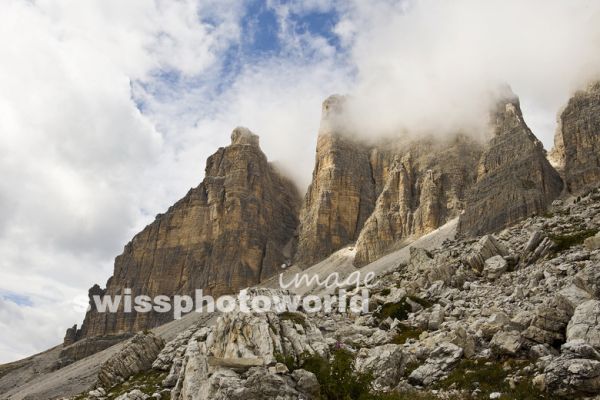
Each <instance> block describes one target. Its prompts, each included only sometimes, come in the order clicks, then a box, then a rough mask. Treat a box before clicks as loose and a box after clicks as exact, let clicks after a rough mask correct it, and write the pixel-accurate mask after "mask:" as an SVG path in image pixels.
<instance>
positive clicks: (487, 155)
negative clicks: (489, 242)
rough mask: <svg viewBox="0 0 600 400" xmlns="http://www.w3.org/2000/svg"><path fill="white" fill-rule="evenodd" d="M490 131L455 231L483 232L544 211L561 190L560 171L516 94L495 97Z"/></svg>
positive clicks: (467, 233) (471, 234) (470, 233)
mask: <svg viewBox="0 0 600 400" xmlns="http://www.w3.org/2000/svg"><path fill="white" fill-rule="evenodd" d="M491 123H492V128H493V132H494V136H493V137H492V139H491V140H490V142H489V143H488V145H487V148H486V150H485V152H484V153H483V155H482V157H481V160H480V161H479V166H478V171H477V182H476V183H475V185H474V186H473V188H472V190H471V191H470V193H469V195H468V196H467V205H466V210H465V212H464V214H463V215H461V217H460V222H459V227H458V229H459V233H460V234H463V235H467V236H474V235H481V234H483V233H487V232H493V231H496V230H499V229H502V228H505V227H507V226H509V225H511V224H513V223H515V222H518V221H520V220H522V219H524V218H527V217H529V216H531V215H533V214H539V213H542V212H544V211H545V210H546V209H547V207H548V206H549V205H550V204H551V203H552V201H553V200H554V199H555V198H556V197H557V196H558V195H559V194H560V193H561V191H562V187H563V184H562V180H561V178H560V176H559V175H558V172H556V170H555V169H554V168H553V167H552V166H551V165H550V163H549V162H548V160H547V159H546V155H545V151H544V148H543V146H542V143H541V142H540V141H539V140H538V139H537V138H536V137H535V136H534V135H533V133H532V132H531V130H530V129H529V128H528V127H527V125H526V124H525V121H524V120H523V115H522V113H521V109H520V106H519V100H518V99H517V98H516V97H512V98H508V99H507V100H504V101H501V102H499V103H498V106H497V109H496V110H495V111H494V112H493V114H492V121H491Z"/></svg>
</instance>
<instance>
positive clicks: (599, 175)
mask: <svg viewBox="0 0 600 400" xmlns="http://www.w3.org/2000/svg"><path fill="white" fill-rule="evenodd" d="M558 124H559V125H558V129H557V132H556V136H555V138H554V146H555V147H554V149H553V152H552V153H553V154H552V155H553V158H554V159H555V160H556V161H557V164H558V165H559V167H560V168H561V169H562V172H563V177H564V180H565V184H566V186H567V189H568V190H569V191H570V192H571V193H575V194H578V193H580V192H582V191H585V190H586V189H590V188H594V187H596V186H598V183H599V182H600V82H595V83H593V84H591V85H589V86H588V87H587V89H585V90H581V91H578V92H577V93H575V95H574V96H573V97H572V98H571V99H570V100H569V102H568V104H567V105H566V107H565V108H564V110H563V111H562V112H561V114H560V116H559V118H558Z"/></svg>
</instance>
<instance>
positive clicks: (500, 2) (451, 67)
mask: <svg viewBox="0 0 600 400" xmlns="http://www.w3.org/2000/svg"><path fill="white" fill-rule="evenodd" d="M599 18H600V3H599V2H597V1H590V0H574V1H562V0H530V1H526V2H524V1H519V0H490V1H480V0H457V1H451V2H448V1H442V0H420V1H405V2H391V1H386V0H381V1H375V2H363V1H358V0H357V1H354V2H353V6H352V7H349V8H348V10H347V11H346V13H345V16H344V18H342V20H341V22H340V23H339V24H338V27H337V30H336V31H338V32H340V33H341V34H342V36H343V37H345V39H346V40H350V39H349V38H351V39H352V41H353V42H352V43H353V44H352V54H353V61H354V63H355V64H356V66H357V69H358V71H359V77H358V84H357V87H356V88H355V90H354V91H353V94H354V95H355V98H356V102H355V105H354V106H355V110H356V111H355V113H356V114H359V115H358V118H354V119H353V120H352V124H353V125H354V126H355V127H356V126H358V127H359V129H360V130H362V131H368V132H370V133H371V134H373V133H375V132H377V131H383V132H386V131H397V130H399V129H402V128H405V129H407V130H409V131H411V132H419V131H423V130H424V131H434V132H438V133H442V134H443V133H448V132H449V131H450V132H451V131H454V130H456V129H457V128H464V127H465V126H466V127H468V126H474V127H476V128H477V129H481V128H480V125H481V120H480V116H481V115H483V114H484V113H485V110H486V109H487V106H488V103H487V101H486V97H487V96H488V95H489V93H490V92H493V91H494V90H495V88H496V87H498V85H500V84H502V83H508V84H510V85H511V86H512V88H513V90H514V91H515V93H517V94H518V95H519V96H520V97H521V99H522V100H523V104H524V109H525V112H526V115H525V117H526V119H527V120H528V122H529V123H531V125H533V128H534V132H536V133H537V134H538V135H539V136H541V138H542V139H543V140H544V142H545V143H546V145H547V146H548V145H549V144H551V143H552V135H553V133H554V132H553V126H554V124H553V123H552V122H550V123H547V122H546V121H554V119H555V117H554V116H555V113H556V111H557V110H558V109H559V108H560V106H561V105H562V104H563V103H564V102H566V100H567V99H568V96H569V94H570V93H571V92H572V91H574V90H575V89H577V88H579V87H581V86H582V85H584V84H585V83H587V82H588V81H589V80H590V79H593V78H597V77H598V76H599V72H600V52H598V51H597V49H598V45H599V44H600V25H598V23H597V21H598V20H599Z"/></svg>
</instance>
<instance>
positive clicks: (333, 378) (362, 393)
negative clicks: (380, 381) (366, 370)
mask: <svg viewBox="0 0 600 400" xmlns="http://www.w3.org/2000/svg"><path fill="white" fill-rule="evenodd" d="M302 368H304V369H305V370H307V371H310V372H312V373H313V374H315V376H316V377H317V380H318V381H319V384H320V385H321V396H322V397H323V398H324V399H327V400H367V399H370V397H369V396H370V390H371V382H372V380H373V376H372V375H371V374H361V373H357V372H356V371H355V369H354V355H353V354H352V353H351V352H349V351H348V350H345V349H336V350H335V351H334V353H333V357H332V359H331V361H329V360H326V359H324V358H321V357H318V356H313V357H309V358H307V359H305V360H304V363H303V364H302Z"/></svg>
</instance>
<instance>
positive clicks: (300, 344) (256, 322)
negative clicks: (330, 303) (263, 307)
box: [171, 312, 329, 400]
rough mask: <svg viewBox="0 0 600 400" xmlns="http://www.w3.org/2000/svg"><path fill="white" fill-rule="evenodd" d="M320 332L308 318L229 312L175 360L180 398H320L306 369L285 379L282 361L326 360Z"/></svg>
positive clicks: (194, 337)
mask: <svg viewBox="0 0 600 400" xmlns="http://www.w3.org/2000/svg"><path fill="white" fill-rule="evenodd" d="M328 354H329V349H328V346H327V344H326V342H325V339H324V338H323V336H322V334H321V332H320V330H319V328H318V327H317V326H316V325H315V324H314V323H313V322H311V321H310V320H309V319H308V318H307V317H306V316H305V315H304V314H302V313H295V314H282V315H279V316H278V315H276V314H274V313H270V312H269V313H256V314H255V313H243V312H234V313H231V314H224V315H223V316H221V317H220V318H219V320H218V321H217V323H216V325H215V326H214V327H212V328H211V329H210V330H208V331H205V332H201V331H199V332H198V333H197V334H193V335H192V336H191V340H189V341H188V342H187V344H186V345H185V352H184V354H183V355H182V358H181V362H179V363H178V362H176V360H174V361H173V367H172V368H175V369H176V370H177V372H176V374H175V376H177V381H176V384H175V387H174V388H173V390H172V392H171V398H173V399H175V400H187V399H197V400H203V399H206V400H208V399H245V398H246V399H247V398H251V399H254V398H261V399H262V398H264V399H275V398H277V399H290V400H292V399H298V398H306V399H316V398H318V392H319V386H318V382H317V380H316V378H315V376H314V375H313V374H312V373H310V372H308V371H304V370H301V369H298V370H295V371H294V373H292V374H291V376H290V375H286V373H287V372H288V369H287V367H286V366H285V365H284V364H281V363H279V362H278V361H277V360H278V359H282V360H283V359H285V360H290V361H293V362H294V363H298V362H300V360H301V357H305V356H310V355H314V356H319V357H327V356H328Z"/></svg>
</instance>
